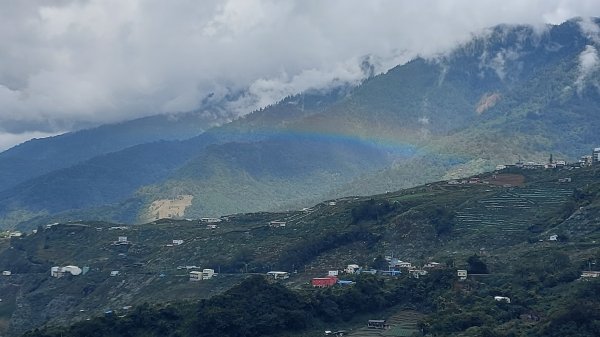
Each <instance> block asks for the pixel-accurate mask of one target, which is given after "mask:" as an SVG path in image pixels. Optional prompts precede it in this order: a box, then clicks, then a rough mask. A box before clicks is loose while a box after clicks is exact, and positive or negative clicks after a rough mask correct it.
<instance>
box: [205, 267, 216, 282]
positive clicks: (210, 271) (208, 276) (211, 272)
mask: <svg viewBox="0 0 600 337" xmlns="http://www.w3.org/2000/svg"><path fill="white" fill-rule="evenodd" d="M214 276H215V270H214V269H202V279H203V280H210V279H211V278H213V277H214Z"/></svg>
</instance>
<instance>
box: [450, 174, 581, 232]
mask: <svg viewBox="0 0 600 337" xmlns="http://www.w3.org/2000/svg"><path fill="white" fill-rule="evenodd" d="M572 193H573V190H572V189H570V188H567V187H566V186H565V187H556V188H540V187H526V188H512V189H508V190H505V191H502V192H500V193H497V194H495V195H493V196H489V197H486V198H483V199H481V200H479V201H477V202H473V203H471V204H469V205H467V206H466V207H464V208H462V209H461V210H459V211H457V213H456V218H457V224H456V226H455V229H454V230H455V232H456V233H457V234H461V235H462V234H467V235H468V234H469V232H478V231H482V230H487V231H492V232H494V233H498V234H520V233H523V232H524V231H527V228H528V227H529V226H531V225H533V224H534V223H535V221H536V218H537V217H538V216H539V215H540V213H542V212H548V210H553V209H558V208H559V207H561V204H562V203H563V202H565V201H566V200H567V199H568V198H569V196H571V195H572ZM471 234H472V233H471Z"/></svg>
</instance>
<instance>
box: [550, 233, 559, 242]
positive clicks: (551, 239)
mask: <svg viewBox="0 0 600 337" xmlns="http://www.w3.org/2000/svg"><path fill="white" fill-rule="evenodd" d="M548 240H550V241H558V235H556V234H554V235H550V238H548Z"/></svg>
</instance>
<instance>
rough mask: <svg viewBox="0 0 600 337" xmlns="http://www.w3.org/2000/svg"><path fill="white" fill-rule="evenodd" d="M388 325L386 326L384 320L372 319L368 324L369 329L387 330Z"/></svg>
mask: <svg viewBox="0 0 600 337" xmlns="http://www.w3.org/2000/svg"><path fill="white" fill-rule="evenodd" d="M386 327H387V324H385V320H384V319H370V320H369V321H368V322H367V328H369V329H385V328H386Z"/></svg>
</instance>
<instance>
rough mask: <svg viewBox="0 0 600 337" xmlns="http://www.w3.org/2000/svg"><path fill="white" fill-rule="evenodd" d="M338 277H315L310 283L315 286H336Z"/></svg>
mask: <svg viewBox="0 0 600 337" xmlns="http://www.w3.org/2000/svg"><path fill="white" fill-rule="evenodd" d="M337 281H338V279H337V277H335V276H328V277H315V278H313V279H312V280H311V281H310V284H311V285H312V286H313V287H315V288H327V287H331V286H334V285H335V284H336V283H337Z"/></svg>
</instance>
